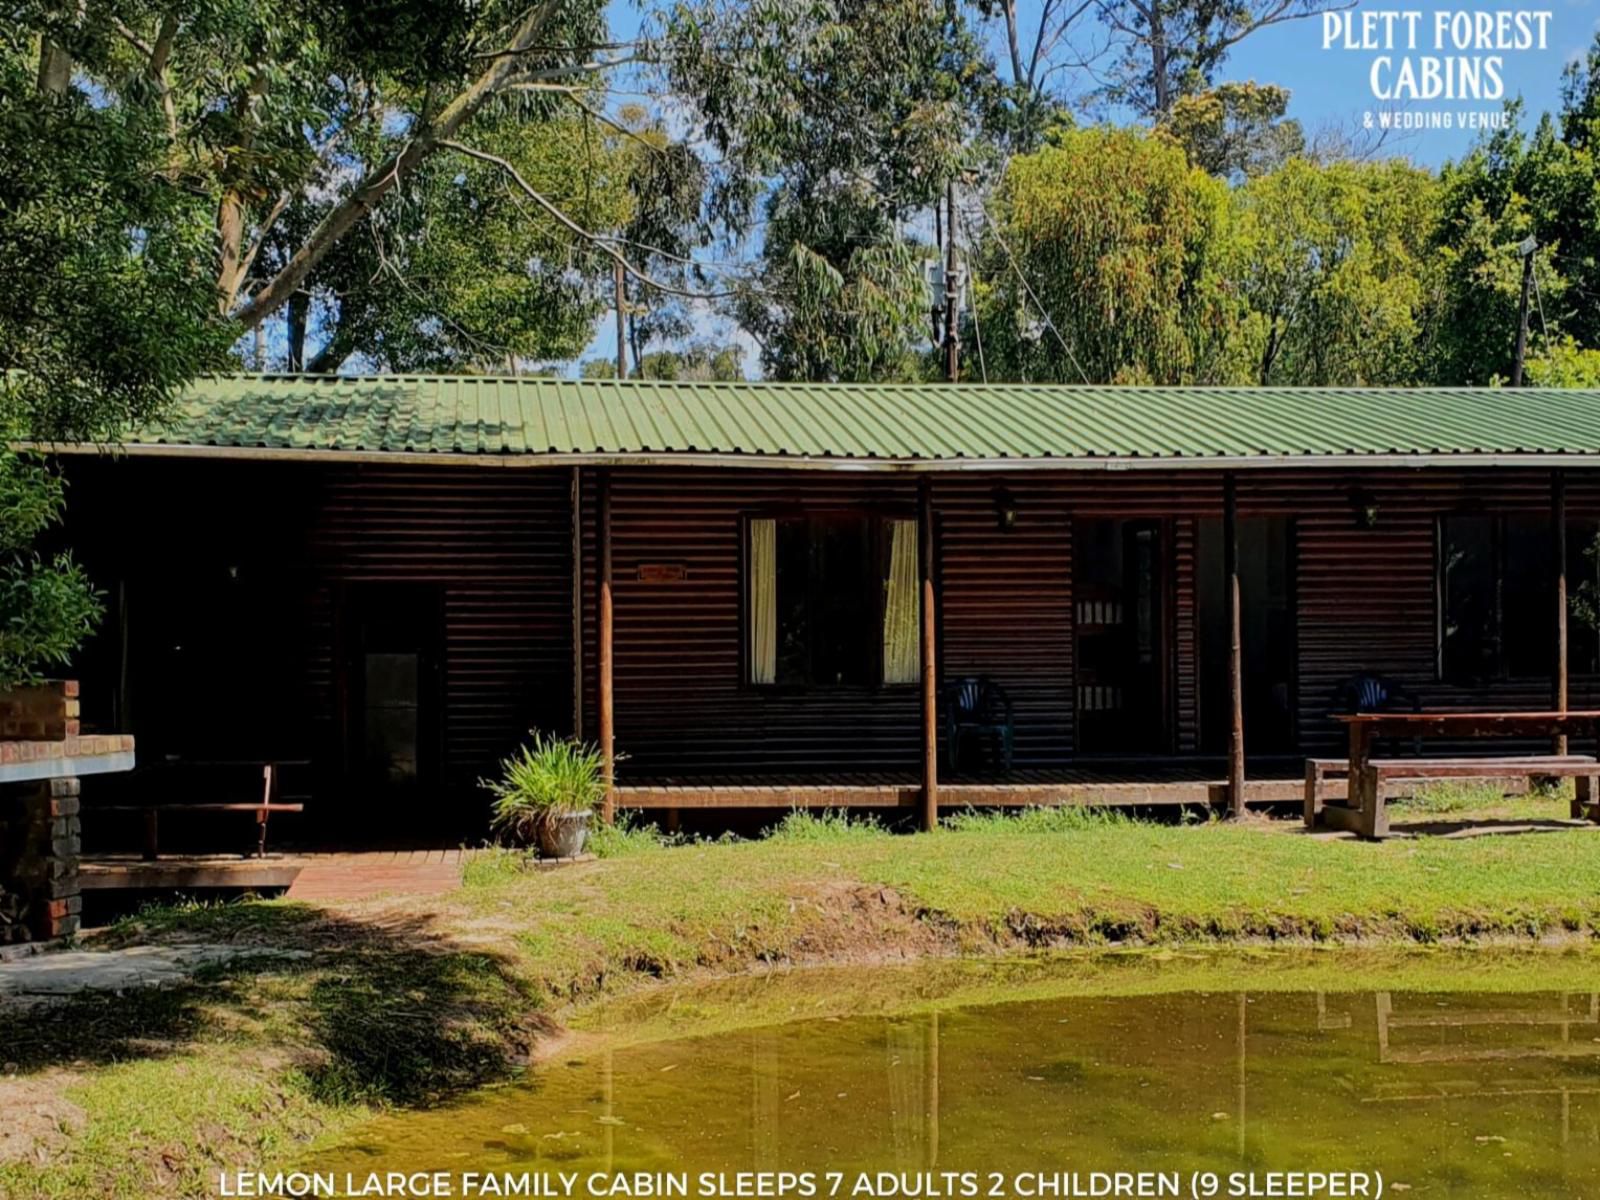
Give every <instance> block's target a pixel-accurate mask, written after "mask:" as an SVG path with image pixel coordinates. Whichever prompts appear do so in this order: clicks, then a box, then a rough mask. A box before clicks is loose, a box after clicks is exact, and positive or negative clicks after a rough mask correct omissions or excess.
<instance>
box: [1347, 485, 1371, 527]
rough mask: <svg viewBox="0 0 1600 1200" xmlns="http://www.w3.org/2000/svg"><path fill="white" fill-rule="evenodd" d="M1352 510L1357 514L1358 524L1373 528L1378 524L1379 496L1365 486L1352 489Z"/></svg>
mask: <svg viewBox="0 0 1600 1200" xmlns="http://www.w3.org/2000/svg"><path fill="white" fill-rule="evenodd" d="M1350 510H1351V511H1352V512H1353V513H1354V514H1355V518H1356V525H1357V526H1359V527H1360V528H1362V529H1373V528H1375V527H1376V526H1377V524H1378V498H1377V497H1376V496H1374V495H1373V494H1372V493H1371V492H1369V491H1367V490H1366V489H1365V488H1359V487H1356V488H1351V489H1350Z"/></svg>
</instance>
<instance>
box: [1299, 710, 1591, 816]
mask: <svg viewBox="0 0 1600 1200" xmlns="http://www.w3.org/2000/svg"><path fill="white" fill-rule="evenodd" d="M1334 720H1336V721H1339V722H1341V723H1342V724H1343V725H1344V726H1345V727H1346V730H1347V731H1348V734H1349V741H1350V751H1349V759H1348V764H1347V772H1348V777H1349V783H1348V785H1347V786H1348V789H1349V790H1348V802H1347V804H1346V806H1345V807H1346V809H1348V810H1350V811H1349V812H1347V813H1340V814H1339V815H1338V817H1337V818H1336V819H1335V820H1334V821H1330V822H1329V823H1330V824H1334V823H1337V824H1346V823H1348V825H1349V826H1350V827H1353V828H1355V829H1356V830H1357V831H1358V832H1359V833H1361V834H1362V835H1363V836H1366V837H1378V836H1382V835H1383V834H1384V833H1386V832H1387V831H1388V816H1387V812H1386V809H1385V796H1384V784H1385V783H1386V782H1388V781H1393V780H1396V779H1407V780H1424V779H1430V780H1436V779H1462V778H1479V779H1487V778H1505V777H1509V776H1514V775H1527V776H1529V777H1530V778H1534V777H1550V778H1571V779H1575V780H1576V781H1577V798H1576V799H1575V800H1574V801H1573V805H1572V815H1573V816H1574V817H1579V818H1581V817H1588V818H1590V819H1594V818H1595V817H1596V815H1597V813H1596V810H1595V808H1594V807H1593V805H1594V800H1595V799H1596V796H1595V788H1596V781H1597V777H1600V764H1597V763H1596V760H1595V758H1594V757H1593V756H1590V755H1574V754H1535V755H1526V754H1524V755H1501V756H1496V757H1460V758H1427V759H1421V758H1417V759H1403V758H1396V759H1378V758H1375V757H1374V755H1373V747H1374V744H1375V743H1376V742H1377V740H1378V739H1379V738H1385V737H1388V738H1401V739H1410V740H1412V741H1414V742H1419V741H1420V740H1421V739H1424V738H1452V739H1462V738H1552V739H1556V738H1559V739H1561V740H1562V743H1563V744H1564V743H1565V741H1566V739H1569V738H1573V737H1585V736H1595V735H1596V734H1597V733H1600V711H1594V710H1584V711H1577V712H1380V713H1341V714H1336V715H1335V716H1334ZM1314 763H1321V766H1322V767H1326V766H1327V765H1328V764H1327V761H1326V760H1312V761H1311V762H1308V763H1307V769H1306V779H1307V801H1306V809H1307V812H1306V819H1307V821H1308V823H1310V822H1312V821H1313V820H1314V817H1316V816H1317V815H1321V814H1319V813H1313V811H1312V809H1313V801H1312V790H1313V787H1312V776H1313V773H1314V771H1316V770H1318V769H1319V768H1317V767H1314V765H1313V764H1314ZM1333 812H1334V809H1333V807H1332V806H1329V807H1328V808H1326V809H1323V810H1322V813H1323V814H1332V813H1333Z"/></svg>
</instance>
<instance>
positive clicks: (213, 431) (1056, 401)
mask: <svg viewBox="0 0 1600 1200" xmlns="http://www.w3.org/2000/svg"><path fill="white" fill-rule="evenodd" d="M130 441H131V442H132V443H134V444H135V445H142V446H146V447H156V446H195V447H213V448H221V449H224V450H226V449H239V450H242V449H257V450H269V451H297V452H306V453H308V454H315V453H317V452H329V453H332V452H341V453H359V452H377V453H408V454H429V455H432V454H437V455H441V456H443V455H451V456H456V455H471V456H480V457H481V456H491V457H499V458H511V457H521V456H528V455H540V456H574V455H576V456H586V457H597V458H605V457H609V456H616V457H619V458H630V457H634V458H636V457H639V456H656V455H661V456H682V455H739V456H758V457H761V458H768V457H782V458H796V459H827V460H844V461H868V462H899V461H907V462H913V463H915V462H930V461H949V462H956V463H961V462H967V461H993V460H1038V459H1073V460H1083V459H1155V460H1172V459H1193V458H1218V457H1220V458H1240V459H1249V458H1272V459H1280V458H1284V457H1294V458H1299V457H1324V456H1348V455H1385V456H1389V455H1406V456H1415V455H1422V456H1435V455H1474V456H1479V455H1507V456H1510V455H1551V454H1580V455H1594V454H1600V391H1560V390H1547V389H1533V388H1526V389H1521V390H1509V389H1497V388H1496V389H1491V388H1474V389H1448V388H1416V389H1412V388H1368V389H1362V388H1317V389H1296V388H1199V387H1167V388H1144V387H1109V386H1106V387H1097V386H1084V387H1077V386H1060V385H1029V384H961V385H957V386H951V385H948V384H860V385H856V384H804V383H672V382H663V381H649V380H646V381H628V382H622V383H619V382H616V381H613V380H584V381H572V380H553V379H530V378H492V377H471V376H466V377H440V376H379V377H371V378H346V377H330V376H317V377H305V376H299V377H296V376H272V375H268V376H223V377H213V378H207V379H204V380H201V381H199V382H197V383H195V384H194V385H193V386H191V387H190V388H189V389H188V391H187V392H186V393H185V395H184V396H183V398H182V401H181V403H180V405H179V406H178V409H177V412H176V413H175V414H174V416H173V418H172V419H171V420H170V421H169V422H168V423H167V424H165V425H164V426H162V427H160V428H151V429H147V430H145V431H143V432H142V433H140V434H138V435H136V436H135V437H133V438H132V439H130Z"/></svg>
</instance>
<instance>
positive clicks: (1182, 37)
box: [1095, 0, 1353, 119]
mask: <svg viewBox="0 0 1600 1200" xmlns="http://www.w3.org/2000/svg"><path fill="white" fill-rule="evenodd" d="M1350 7H1353V0H1097V3H1096V5H1095V10H1096V13H1097V15H1098V17H1099V20H1100V22H1101V24H1102V26H1103V28H1104V30H1105V33H1106V37H1107V55H1106V56H1107V58H1108V59H1109V62H1108V64H1107V66H1106V67H1105V68H1104V75H1105V78H1106V82H1105V85H1104V87H1103V88H1102V93H1103V95H1104V96H1105V98H1106V99H1108V100H1110V101H1112V102H1113V103H1115V104H1118V105H1122V106H1126V107H1128V108H1130V109H1132V110H1133V111H1134V112H1135V113H1137V114H1138V115H1139V116H1141V117H1144V118H1155V119H1160V118H1162V117H1165V116H1166V115H1167V114H1168V113H1169V112H1170V111H1171V109H1172V106H1173V104H1174V103H1175V102H1176V101H1177V100H1178V99H1179V98H1180V97H1183V96H1186V95H1194V94H1196V93H1198V92H1202V91H1204V90H1206V89H1207V88H1209V87H1211V86H1212V85H1213V84H1214V83H1215V81H1216V73H1217V70H1218V68H1220V67H1221V66H1222V64H1223V63H1224V62H1226V61H1227V59H1228V56H1229V55H1230V54H1231V53H1232V52H1233V49H1234V47H1235V46H1237V45H1238V44H1239V43H1240V42H1242V41H1244V40H1245V39H1246V38H1248V37H1250V36H1252V35H1253V34H1255V33H1257V32H1259V31H1260V30H1262V29H1266V28H1268V27H1270V26H1273V25H1281V24H1283V23H1285V22H1288V21H1301V20H1305V19H1306V18H1308V17H1313V16H1317V15H1318V14H1320V13H1323V12H1326V11H1328V10H1330V9H1337V8H1350Z"/></svg>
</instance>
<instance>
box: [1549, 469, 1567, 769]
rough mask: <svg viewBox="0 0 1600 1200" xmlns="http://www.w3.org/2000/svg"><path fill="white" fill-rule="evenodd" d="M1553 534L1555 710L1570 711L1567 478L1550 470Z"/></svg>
mask: <svg viewBox="0 0 1600 1200" xmlns="http://www.w3.org/2000/svg"><path fill="white" fill-rule="evenodd" d="M1550 523H1551V525H1552V527H1553V528H1552V529H1551V531H1550V534H1551V536H1552V537H1553V538H1555V543H1556V544H1555V564H1556V572H1555V574H1556V673H1555V696H1554V699H1555V709H1556V711H1557V712H1559V713H1564V712H1566V711H1567V477H1566V474H1565V473H1564V472H1562V471H1552V472H1551V473H1550ZM1555 752H1556V753H1557V754H1565V753H1566V752H1567V735H1566V734H1564V733H1561V734H1557V735H1556V739H1555Z"/></svg>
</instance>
